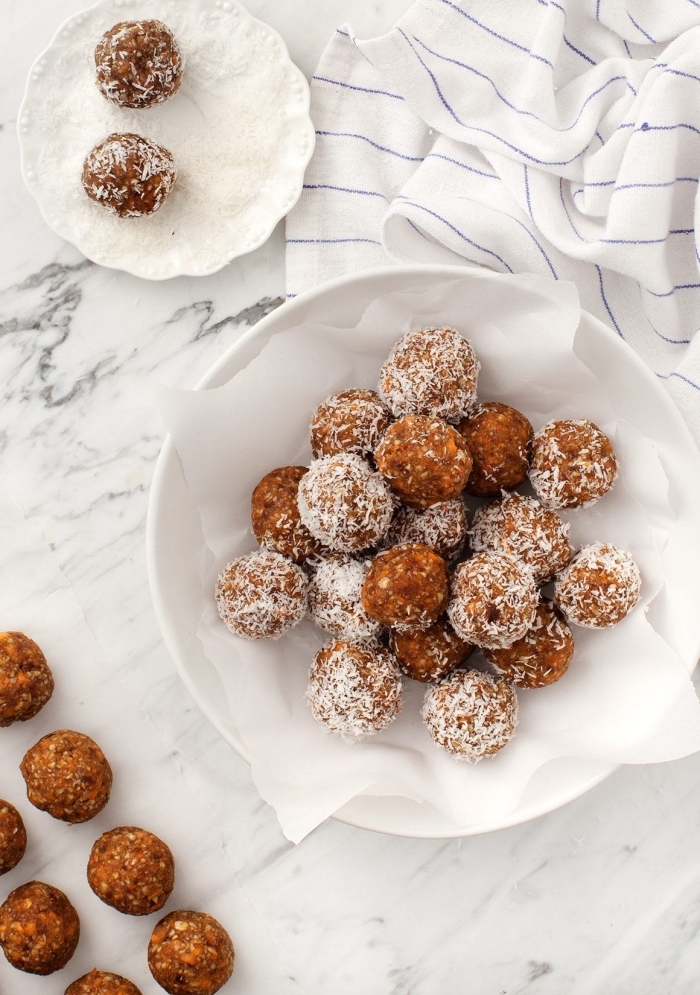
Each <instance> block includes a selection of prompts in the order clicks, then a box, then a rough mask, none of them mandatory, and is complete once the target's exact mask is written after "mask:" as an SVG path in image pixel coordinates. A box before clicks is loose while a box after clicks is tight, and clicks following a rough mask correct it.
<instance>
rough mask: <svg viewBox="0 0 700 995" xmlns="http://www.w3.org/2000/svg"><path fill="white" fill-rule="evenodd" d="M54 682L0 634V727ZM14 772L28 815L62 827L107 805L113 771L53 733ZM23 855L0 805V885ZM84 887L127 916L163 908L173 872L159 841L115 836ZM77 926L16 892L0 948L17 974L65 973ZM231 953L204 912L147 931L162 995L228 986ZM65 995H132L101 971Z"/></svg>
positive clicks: (49, 892) (10, 636) (34, 705)
mask: <svg viewBox="0 0 700 995" xmlns="http://www.w3.org/2000/svg"><path fill="white" fill-rule="evenodd" d="M53 690H54V679H53V675H52V673H51V669H50V668H49V665H48V663H47V662H46V657H45V656H44V654H43V652H42V651H41V649H40V648H39V646H37V644H36V643H35V642H34V640H32V639H30V638H29V637H28V636H25V635H24V633H22V632H2V633H0V726H9V725H11V724H12V723H13V722H25V721H26V720H27V719H31V718H33V717H34V716H35V715H37V714H38V713H39V711H40V710H41V709H42V708H43V707H44V705H46V704H47V702H48V701H49V699H50V698H51V695H52V694H53ZM20 770H21V772H22V776H23V777H24V780H25V782H26V786H27V798H28V800H29V801H30V802H31V804H32V805H34V806H35V807H36V808H38V809H41V811H43V812H47V813H48V814H49V815H50V816H53V818H54V819H59V820H60V821H62V822H67V823H68V824H70V825H75V824H76V823H82V822H88V821H89V820H90V819H93V818H94V817H95V816H96V815H98V814H99V813H100V812H101V811H102V810H103V809H104V807H105V806H106V805H107V802H108V801H109V796H110V792H111V788H112V769H111V767H110V765H109V762H108V761H107V758H106V757H105V755H104V753H103V752H102V750H101V749H100V747H99V746H98V745H97V743H95V742H94V740H92V739H90V737H89V736H85V735H84V734H83V733H80V732H73V731H72V730H70V729H59V730H57V731H56V732H52V733H49V734H48V735H47V736H43V737H42V738H41V739H40V740H39V741H38V742H37V743H35V745H34V746H32V747H31V749H29V750H28V751H27V752H26V754H25V755H24V757H23V759H22V762H21V764H20ZM26 847H27V832H26V829H25V825H24V821H23V819H22V816H21V815H20V813H19V812H18V811H17V809H16V808H15V806H14V805H11V804H10V802H6V801H2V800H0V876H2V875H3V874H6V873H7V872H8V871H11V870H13V869H14V868H15V867H16V866H17V865H18V864H19V862H20V861H21V859H22V857H23V856H24V854H25V850H26ZM87 880H88V884H89V885H90V888H91V889H92V891H93V892H94V893H95V895H97V897H98V898H99V899H100V900H101V901H103V902H104V903H105V904H106V905H109V906H111V907H112V908H113V909H116V910H117V911H118V912H123V913H125V914H126V915H131V916H146V915H150V914H151V913H153V912H157V911H159V910H160V909H162V908H163V906H164V905H165V903H166V902H167V901H168V899H169V898H170V894H171V892H172V890H173V887H174V883H175V862H174V859H173V855H172V852H171V851H170V848H169V847H168V846H167V844H166V843H164V842H163V840H161V839H159V838H158V837H157V836H155V835H154V834H153V833H150V832H148V831H147V830H145V829H139V828H138V827H136V826H117V827H116V828H115V829H111V830H110V831H109V832H106V833H103V834H102V836H100V838H99V839H98V840H97V841H96V842H95V844H94V845H93V847H92V851H91V853H90V857H89V859H88V862H87ZM79 939H80V919H79V917H78V913H77V912H76V910H75V908H74V907H73V905H72V904H71V902H70V900H69V899H68V897H67V896H66V895H65V894H64V893H63V892H62V891H60V890H59V889H58V888H54V887H53V886H52V885H50V884H45V883H44V882H43V881H29V882H28V883H26V884H23V885H20V886H19V887H18V888H15V889H14V890H13V891H11V892H10V894H9V895H8V896H7V898H6V899H5V901H4V902H3V903H2V905H0V948H2V951H3V953H4V954H5V957H6V958H7V960H8V961H9V962H10V964H12V966H13V967H16V968H17V969H18V970H19V971H25V972H27V973H29V974H39V975H48V974H53V973H54V972H55V971H59V970H60V969H61V968H63V967H65V966H66V964H67V963H68V962H69V960H70V959H71V957H72V956H73V954H74V953H75V950H76V948H77V946H78V941H79ZM233 961H234V951H233V945H232V943H231V939H230V937H229V935H228V933H227V932H226V930H225V929H224V928H223V926H221V925H220V923H218V922H217V921H216V919H213V918H212V917H211V916H210V915H207V914H206V913H205V912H189V911H175V912H170V913H168V914H167V915H166V916H165V917H164V918H163V919H161V920H160V922H158V923H157V924H156V926H155V928H154V929H153V933H152V936H151V939H150V943H149V945H148V966H149V968H150V971H151V974H152V975H153V977H154V979H155V980H156V981H157V982H158V984H159V985H160V986H161V987H162V988H164V989H165V991H166V992H168V993H169V995H214V992H217V991H218V990H219V989H220V988H221V987H222V986H223V985H224V984H225V983H226V982H227V981H228V979H229V978H230V977H231V973H232V971H233ZM65 995H141V992H140V991H139V989H138V988H137V987H136V985H134V984H133V983H132V982H131V981H128V980H127V979H126V978H123V977H122V976H121V975H119V974H113V973H111V972H110V971H98V970H97V969H95V970H92V971H90V972H89V973H88V974H86V975H83V977H81V978H78V979H77V980H76V981H74V982H73V983H72V984H70V985H69V986H68V988H67V989H66V991H65Z"/></svg>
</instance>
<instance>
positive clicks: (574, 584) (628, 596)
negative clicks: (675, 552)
mask: <svg viewBox="0 0 700 995" xmlns="http://www.w3.org/2000/svg"><path fill="white" fill-rule="evenodd" d="M641 587H642V578H641V575H640V573H639V567H638V566H637V564H636V563H635V562H634V560H633V559H632V557H631V556H630V554H629V553H628V552H627V551H626V550H624V549H620V548H619V546H613V545H612V544H611V543H607V542H594V543H591V544H590V545H589V546H584V547H583V548H582V549H580V550H579V551H578V553H577V554H576V556H574V558H573V560H572V561H571V563H570V564H569V565H568V567H566V569H564V570H562V572H561V573H560V574H559V576H558V577H557V578H556V581H555V584H554V600H555V602H556V604H557V605H558V607H559V609H560V610H561V611H562V613H563V614H564V616H565V618H566V619H567V621H569V622H574V623H575V624H576V625H582V626H584V627H585V628H589V629H604V628H606V627H607V626H609V625H615V624H616V623H617V622H619V621H620V620H621V619H623V618H624V617H625V616H626V615H627V614H629V612H631V611H632V609H633V608H634V606H635V605H636V604H637V602H638V601H639V595H640V592H641Z"/></svg>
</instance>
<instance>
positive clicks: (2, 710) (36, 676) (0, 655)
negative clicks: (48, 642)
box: [0, 632, 54, 726]
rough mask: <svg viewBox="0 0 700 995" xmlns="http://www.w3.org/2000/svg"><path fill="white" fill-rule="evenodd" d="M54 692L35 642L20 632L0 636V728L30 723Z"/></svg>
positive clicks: (41, 654) (51, 677) (49, 673)
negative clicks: (19, 723)
mask: <svg viewBox="0 0 700 995" xmlns="http://www.w3.org/2000/svg"><path fill="white" fill-rule="evenodd" d="M53 688H54V684H53V675H52V674H51V671H50V669H49V665H48V664H47V662H46V657H45V656H44V654H43V653H42V652H41V650H40V649H39V647H38V646H37V644H36V643H35V642H34V640H33V639H30V638H29V636H25V635H24V633H23V632H0V726H9V725H11V724H12V723H13V722H26V720H27V719H33V718H34V716H35V715H36V714H37V712H40V711H41V709H42V708H43V707H44V705H45V704H46V702H47V701H48V700H49V698H50V697H51V695H52V694H53Z"/></svg>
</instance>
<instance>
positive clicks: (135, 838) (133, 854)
mask: <svg viewBox="0 0 700 995" xmlns="http://www.w3.org/2000/svg"><path fill="white" fill-rule="evenodd" d="M87 879H88V884H89V885H90V887H91V888H92V890H93V891H94V893H95V894H96V895H97V897H98V898H99V899H101V900H102V901H103V902H104V903H105V904H106V905H111V907H112V908H113V909H116V910H117V911H118V912H124V913H125V914H126V915H130V916H147V915H149V913H151V912H157V911H158V909H162V908H163V906H164V905H165V903H166V902H167V900H168V898H169V897H170V893H171V892H172V890H173V886H174V883H175V862H174V860H173V855H172V853H171V852H170V848H169V847H168V846H167V845H166V844H165V843H164V842H163V841H162V840H161V839H159V838H158V837H157V836H154V835H153V833H149V832H147V831H146V830H145V829H138V828H137V827H136V826H118V827H117V828H116V829H111V830H110V831H109V832H107V833H103V834H102V836H100V838H99V839H98V840H97V841H96V842H95V843H94V845H93V847H92V851H91V853H90V859H89V861H88V867H87Z"/></svg>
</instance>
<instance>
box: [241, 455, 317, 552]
mask: <svg viewBox="0 0 700 995" xmlns="http://www.w3.org/2000/svg"><path fill="white" fill-rule="evenodd" d="M306 472H307V468H306V467H305V466H280V467H278V468H277V469H276V470H270V472H269V473H267V474H265V476H264V477H263V478H262V480H261V481H260V483H259V484H258V485H257V487H256V488H255V490H254V491H253V497H252V499H251V503H250V517H251V521H252V524H253V532H254V533H255V538H256V539H257V540H258V542H259V543H260V545H261V546H264V547H265V549H271V550H273V551H274V552H276V553H282V554H283V555H284V556H289V557H290V558H291V559H292V560H294V561H295V562H296V563H303V561H304V560H306V559H308V558H309V557H310V556H317V555H318V554H319V553H320V552H321V551H322V549H323V546H322V545H321V543H320V542H319V541H318V539H314V537H313V536H312V535H311V533H310V532H309V530H308V529H307V528H306V526H305V525H302V522H301V518H300V517H299V504H298V500H297V499H298V494H299V481H300V480H301V478H302V477H303V476H304V474H305V473H306Z"/></svg>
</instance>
